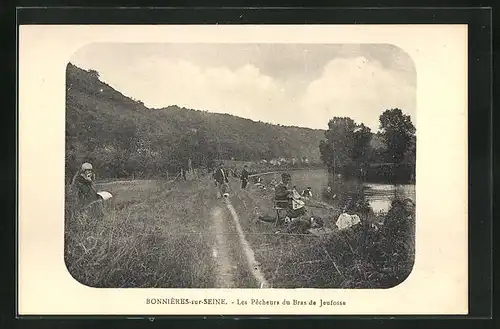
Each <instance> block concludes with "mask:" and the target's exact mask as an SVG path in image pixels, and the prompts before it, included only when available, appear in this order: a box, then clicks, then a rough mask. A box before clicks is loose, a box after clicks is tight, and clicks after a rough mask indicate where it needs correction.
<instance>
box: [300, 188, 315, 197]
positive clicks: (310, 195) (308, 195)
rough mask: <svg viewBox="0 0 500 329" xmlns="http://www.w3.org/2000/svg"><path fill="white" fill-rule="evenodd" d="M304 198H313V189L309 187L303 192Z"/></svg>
mask: <svg viewBox="0 0 500 329" xmlns="http://www.w3.org/2000/svg"><path fill="white" fill-rule="evenodd" d="M302 196H303V197H306V198H312V196H313V194H312V188H311V187H308V188H307V189H306V190H304V191H302Z"/></svg>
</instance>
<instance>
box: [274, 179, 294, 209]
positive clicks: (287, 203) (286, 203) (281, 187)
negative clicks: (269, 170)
mask: <svg viewBox="0 0 500 329" xmlns="http://www.w3.org/2000/svg"><path fill="white" fill-rule="evenodd" d="M274 200H276V205H277V206H280V207H284V208H288V207H290V208H291V206H292V200H291V198H290V191H289V190H288V186H286V185H285V184H284V183H283V182H281V183H279V184H278V185H277V186H276V188H275V189H274Z"/></svg>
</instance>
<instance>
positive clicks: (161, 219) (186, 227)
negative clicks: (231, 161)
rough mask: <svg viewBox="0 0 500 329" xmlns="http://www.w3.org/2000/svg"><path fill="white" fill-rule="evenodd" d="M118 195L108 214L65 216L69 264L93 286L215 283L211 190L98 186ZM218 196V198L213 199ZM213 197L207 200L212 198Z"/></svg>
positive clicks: (157, 184) (76, 275)
mask: <svg viewBox="0 0 500 329" xmlns="http://www.w3.org/2000/svg"><path fill="white" fill-rule="evenodd" d="M98 190H106V191H109V192H111V193H112V194H113V195H114V198H112V199H111V200H110V201H111V202H109V203H107V204H106V205H105V206H104V214H105V215H104V219H103V220H102V221H101V222H98V223H97V224H94V225H93V224H92V219H91V218H89V216H87V215H86V214H82V215H80V216H75V217H73V218H66V250H65V251H66V252H65V256H66V265H67V267H68V270H69V272H70V273H71V274H72V276H73V277H74V278H75V279H76V280H78V281H79V282H81V283H83V284H85V285H88V286H92V287H211V286H213V285H214V283H213V282H212V281H211V280H212V279H213V277H214V276H213V275H212V272H213V268H212V264H211V263H210V262H207V261H206V259H209V257H210V256H209V255H207V254H208V253H209V252H210V249H209V248H207V245H210V244H211V243H212V241H209V240H208V239H209V238H210V237H209V236H207V235H202V234H199V233H200V232H204V231H205V230H206V222H205V221H203V220H193V219H202V218H208V214H207V213H206V209H207V207H206V205H207V202H211V201H212V200H211V199H210V200H209V198H208V195H207V191H205V190H204V189H202V188H201V186H200V184H197V183H195V182H186V183H182V184H167V183H162V182H158V181H154V182H152V181H136V182H130V183H123V182H118V183H108V184H103V185H102V186H99V185H98ZM212 199H213V198H212ZM207 200H208V201H207Z"/></svg>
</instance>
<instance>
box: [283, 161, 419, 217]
mask: <svg viewBox="0 0 500 329" xmlns="http://www.w3.org/2000/svg"><path fill="white" fill-rule="evenodd" d="M276 178H277V177H276ZM343 183H345V182H343ZM349 183H350V182H349ZM353 184H354V185H359V184H361V187H362V190H363V194H364V196H365V199H366V201H368V203H369V205H370V207H371V208H372V209H373V211H374V212H375V213H379V212H387V211H388V210H389V208H390V205H391V202H392V199H393V198H394V195H395V194H396V193H397V194H399V195H400V196H403V197H404V198H410V199H412V200H413V201H414V202H415V185H414V184H407V185H400V184H398V185H395V184H380V183H370V182H356V183H353ZM292 185H296V186H297V189H298V190H299V191H302V190H303V189H305V188H307V187H308V186H310V187H311V188H312V190H313V193H314V195H315V196H316V197H321V193H322V191H324V190H325V189H326V188H327V186H328V173H327V172H326V171H325V170H321V169H315V170H300V171H294V172H292Z"/></svg>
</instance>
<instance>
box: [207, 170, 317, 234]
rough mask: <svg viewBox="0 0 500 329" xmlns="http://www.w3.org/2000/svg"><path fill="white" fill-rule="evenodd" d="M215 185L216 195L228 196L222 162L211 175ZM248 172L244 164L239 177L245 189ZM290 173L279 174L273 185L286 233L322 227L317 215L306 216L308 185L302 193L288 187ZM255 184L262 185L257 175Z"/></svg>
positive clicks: (308, 196)
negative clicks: (277, 180)
mask: <svg viewBox="0 0 500 329" xmlns="http://www.w3.org/2000/svg"><path fill="white" fill-rule="evenodd" d="M212 177H213V179H214V181H215V185H216V186H217V188H218V191H217V197H218V198H220V197H226V198H227V197H228V196H229V173H228V171H227V170H226V169H225V168H224V165H223V164H222V163H220V164H219V166H218V168H217V169H216V170H215V171H214V173H213V175H212ZM249 177H250V175H249V172H248V166H247V165H245V166H244V167H243V169H242V170H241V174H240V175H239V179H240V181H241V188H242V189H246V188H247V185H248V182H249ZM290 183H291V175H290V174H289V173H283V174H282V175H281V181H280V182H278V183H277V184H275V185H274V184H273V185H274V204H275V207H276V208H279V209H281V210H284V211H285V212H286V215H285V218H284V222H285V223H286V224H287V226H286V227H285V231H287V232H288V233H291V232H297V231H304V230H307V229H309V228H315V227H322V226H323V222H322V220H321V219H320V218H318V217H308V218H306V216H305V215H306V212H307V210H306V207H305V200H310V199H311V198H312V196H313V195H312V189H311V187H308V188H307V189H305V190H304V191H302V193H299V192H298V191H297V189H296V187H295V186H293V187H290ZM255 185H257V186H262V183H261V180H260V179H259V177H257V179H256V184H255Z"/></svg>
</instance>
